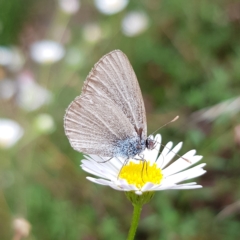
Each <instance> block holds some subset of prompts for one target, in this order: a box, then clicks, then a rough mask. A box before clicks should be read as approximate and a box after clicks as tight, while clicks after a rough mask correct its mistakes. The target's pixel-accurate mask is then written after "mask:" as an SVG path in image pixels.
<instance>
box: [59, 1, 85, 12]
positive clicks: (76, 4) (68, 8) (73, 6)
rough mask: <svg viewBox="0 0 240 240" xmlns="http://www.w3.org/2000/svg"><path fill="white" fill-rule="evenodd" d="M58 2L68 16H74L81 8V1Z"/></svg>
mask: <svg viewBox="0 0 240 240" xmlns="http://www.w3.org/2000/svg"><path fill="white" fill-rule="evenodd" d="M58 2H59V6H60V8H61V9H62V11H63V12H65V13H67V14H74V13H76V12H77V11H78V10H79V8H80V1H79V0H58Z"/></svg>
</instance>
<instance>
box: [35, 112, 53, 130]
mask: <svg viewBox="0 0 240 240" xmlns="http://www.w3.org/2000/svg"><path fill="white" fill-rule="evenodd" d="M34 123H35V124H34V125H35V126H36V128H37V130H38V131H39V132H40V133H51V132H53V130H54V129H55V123H54V120H53V118H52V116H51V115H49V114H46V113H42V114H39V115H38V116H37V117H36V118H35V121H34Z"/></svg>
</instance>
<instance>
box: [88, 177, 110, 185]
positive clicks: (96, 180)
mask: <svg viewBox="0 0 240 240" xmlns="http://www.w3.org/2000/svg"><path fill="white" fill-rule="evenodd" d="M86 178H87V179H88V180H89V181H91V182H94V183H97V184H100V185H104V186H109V183H111V182H110V181H107V180H105V179H101V178H100V179H97V178H93V177H86Z"/></svg>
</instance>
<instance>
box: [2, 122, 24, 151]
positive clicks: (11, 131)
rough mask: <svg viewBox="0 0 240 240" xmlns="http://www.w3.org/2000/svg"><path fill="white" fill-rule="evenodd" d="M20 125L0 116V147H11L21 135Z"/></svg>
mask: <svg viewBox="0 0 240 240" xmlns="http://www.w3.org/2000/svg"><path fill="white" fill-rule="evenodd" d="M23 133H24V131H23V129H22V127H21V126H20V125H19V124H18V123H17V122H15V121H13V120H10V119H4V118H0V147H1V148H10V147H12V146H13V145H14V144H15V143H16V142H17V141H18V140H19V139H20V138H21V137H22V136H23Z"/></svg>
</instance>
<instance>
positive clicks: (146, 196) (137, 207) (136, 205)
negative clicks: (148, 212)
mask: <svg viewBox="0 0 240 240" xmlns="http://www.w3.org/2000/svg"><path fill="white" fill-rule="evenodd" d="M125 194H126V196H127V198H128V200H129V201H130V202H131V203H132V205H133V217H132V224H131V227H130V229H129V232H128V238H127V240H134V236H135V234H136V230H137V226H138V222H139V219H140V214H141V211H142V207H143V205H144V204H146V203H148V202H149V201H150V200H151V199H152V198H153V196H154V192H144V193H143V194H142V195H137V194H135V192H133V191H130V192H125Z"/></svg>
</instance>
